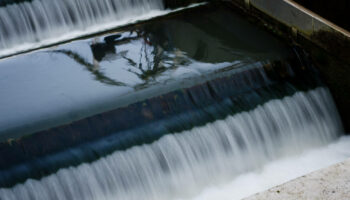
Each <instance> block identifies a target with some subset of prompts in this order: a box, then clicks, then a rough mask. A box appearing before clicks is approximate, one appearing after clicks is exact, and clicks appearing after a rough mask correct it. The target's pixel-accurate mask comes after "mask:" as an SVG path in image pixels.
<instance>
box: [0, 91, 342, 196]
mask: <svg viewBox="0 0 350 200" xmlns="http://www.w3.org/2000/svg"><path fill="white" fill-rule="evenodd" d="M341 131H342V127H341V123H340V121H339V116H338V114H337V111H336V108H335V105H334V103H333V100H332V97H331V95H330V93H329V91H328V89H326V88H322V87H319V88H316V89H314V90H309V91H307V92H297V93H295V94H294V95H292V96H287V97H284V98H283V99H274V100H270V101H268V102H266V103H264V104H262V105H259V106H258V107H256V108H254V109H252V110H250V111H244V112H241V113H237V114H234V115H231V116H228V117H226V118H225V119H221V120H216V121H214V122H210V123H207V124H205V125H203V126H197V127H194V128H192V129H191V130H186V131H182V132H179V133H174V134H167V135H165V136H163V137H161V138H160V139H158V140H157V141H155V142H153V143H151V144H144V145H141V146H134V147H131V148H129V149H126V150H124V151H115V152H114V153H112V154H110V155H108V156H106V157H103V158H100V159H99V160H96V161H94V162H92V163H89V164H88V163H84V164H81V165H79V166H77V167H69V168H63V169H60V170H59V171H58V172H57V173H55V174H51V175H49V176H47V177H44V178H42V179H41V180H32V179H30V180H27V181H26V182H25V183H21V184H18V185H16V186H14V187H12V188H3V189H0V199H2V200H15V199H38V200H40V199H42V200H46V199H67V200H69V199H131V200H134V199H135V200H136V199H159V200H163V199H171V198H173V197H179V196H186V195H191V194H192V193H193V192H196V191H198V190H200V189H201V188H203V187H204V186H205V185H210V184H218V183H221V182H223V181H227V180H229V179H232V178H233V177H235V176H237V175H239V174H240V173H243V172H245V171H247V170H251V169H255V168H258V167H259V166H261V165H263V164H265V163H267V162H268V161H271V160H274V159H277V158H279V157H281V156H286V155H293V154H296V153H299V152H301V151H303V150H305V149H307V148H310V147H315V146H320V145H324V144H328V143H329V142H330V141H332V140H333V139H335V138H336V137H337V136H338V134H339V133H341Z"/></svg>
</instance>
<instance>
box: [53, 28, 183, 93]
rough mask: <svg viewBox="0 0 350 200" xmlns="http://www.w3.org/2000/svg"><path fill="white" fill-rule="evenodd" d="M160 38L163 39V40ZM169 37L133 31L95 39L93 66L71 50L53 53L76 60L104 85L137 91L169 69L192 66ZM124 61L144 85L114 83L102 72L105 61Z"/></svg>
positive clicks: (91, 45)
mask: <svg viewBox="0 0 350 200" xmlns="http://www.w3.org/2000/svg"><path fill="white" fill-rule="evenodd" d="M159 38H163V40H162V41H160V40H159ZM167 40H168V38H164V35H162V36H160V34H159V32H158V33H157V35H155V34H154V33H153V32H149V31H146V30H142V29H137V30H131V31H129V32H128V34H127V33H124V34H123V35H122V34H113V35H109V36H107V37H104V38H103V42H98V39H97V38H95V39H93V41H92V44H90V49H91V52H92V55H93V62H92V63H90V62H89V61H87V60H86V59H85V58H84V57H83V56H82V55H80V54H79V53H78V52H77V51H72V50H68V49H61V50H53V51H51V52H52V53H60V54H64V55H66V56H68V57H70V58H72V59H73V60H74V61H75V62H77V63H79V64H80V65H82V66H84V67H85V68H86V69H87V70H88V71H89V72H91V73H92V74H93V75H94V76H95V80H97V81H100V82H101V83H104V84H108V85H114V86H130V87H133V88H134V89H141V88H144V87H146V86H148V85H150V84H152V83H153V82H155V81H156V78H157V77H158V76H160V75H162V74H163V73H164V72H165V71H166V70H169V69H174V68H176V67H178V66H179V65H185V64H188V63H189V61H188V59H187V58H186V56H185V55H184V54H183V53H182V52H181V51H179V50H177V49H174V48H172V47H170V48H169V45H168V44H169V42H168V41H167ZM132 42H134V43H135V44H136V47H137V48H139V53H137V54H136V55H135V54H130V53H129V55H128V50H125V51H120V52H119V51H117V48H118V46H121V45H124V44H128V43H132ZM116 59H123V60H125V61H126V63H127V69H126V70H127V71H128V72H130V73H132V74H134V75H136V76H137V77H138V78H139V79H140V80H142V81H143V82H142V83H141V84H137V85H133V86H131V85H128V84H126V83H123V82H120V81H117V80H114V79H113V78H110V77H108V76H107V75H105V74H104V73H103V72H102V71H101V67H100V64H101V62H103V61H110V62H113V60H116Z"/></svg>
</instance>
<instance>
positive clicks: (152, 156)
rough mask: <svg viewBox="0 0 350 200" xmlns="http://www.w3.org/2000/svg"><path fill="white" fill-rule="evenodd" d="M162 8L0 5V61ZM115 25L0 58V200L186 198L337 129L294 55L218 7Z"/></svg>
mask: <svg viewBox="0 0 350 200" xmlns="http://www.w3.org/2000/svg"><path fill="white" fill-rule="evenodd" d="M161 2H162V1H160V0H159V1H158V0H103V1H102V0H71V1H69V0H61V1H59V0H46V1H44V0H33V1H31V2H25V3H21V4H12V5H8V6H6V7H2V8H0V28H1V29H0V56H1V55H5V54H6V53H9V52H10V53H11V52H12V53H13V52H14V51H17V50H18V51H22V50H23V48H24V47H23V46H22V44H24V45H26V44H28V45H29V46H30V48H32V47H33V44H34V43H35V44H36V45H38V46H40V45H41V44H48V43H50V42H48V43H47V41H48V40H51V41H58V40H60V39H59V38H57V35H60V36H61V35H62V38H65V39H67V38H72V37H75V36H77V35H81V34H82V33H91V30H97V31H99V30H101V27H102V29H105V28H110V27H115V23H117V24H118V23H121V22H123V21H124V22H125V21H127V20H128V18H129V17H133V18H134V17H135V16H138V17H140V16H141V15H143V14H145V15H148V14H150V12H151V13H152V12H153V11H154V10H161V9H163V5H162V3H161ZM151 16H154V15H152V14H151ZM138 17H137V19H139V18H138ZM141 18H142V16H141ZM203 21H204V22H205V23H203ZM3 27H5V29H3ZM91 28H92V29H91ZM126 29H127V30H124V32H123V30H122V29H121V30H118V32H117V33H116V32H114V33H111V34H110V35H108V36H96V37H97V38H94V39H84V40H81V41H75V42H71V43H68V44H63V45H60V47H55V48H54V49H46V50H45V51H39V52H32V53H29V54H23V55H18V56H13V57H11V58H8V59H4V60H1V62H0V68H1V70H2V75H1V76H0V82H1V84H0V85H1V86H2V87H0V90H1V92H0V93H1V94H3V98H1V100H0V101H1V103H0V105H1V106H2V107H0V108H1V109H2V111H4V110H5V112H2V113H1V115H0V119H1V122H3V123H2V124H1V125H2V126H0V136H1V142H0V155H1V156H0V199H1V200H17V199H21V200H22V199H31V200H47V199H59V200H61V199H63V200H71V199H72V200H75V199H84V200H85V199H122V200H124V199H125V200H140V199H142V200H144V199H145V200H164V199H169V200H171V199H179V198H180V199H188V198H192V197H195V196H196V195H197V194H198V193H203V194H205V193H206V192H207V193H208V190H207V188H208V187H216V186H220V185H225V184H227V183H229V182H232V181H234V182H239V181H240V180H242V179H240V176H245V175H246V174H247V173H251V172H254V171H255V170H261V169H263V168H264V167H265V166H268V165H269V164H271V163H273V162H278V161H279V160H280V159H284V158H290V157H293V156H300V155H301V154H303V153H305V152H306V151H308V150H313V149H315V148H323V147H325V146H327V145H329V144H330V143H332V142H333V141H335V140H336V139H338V138H339V136H340V135H341V134H342V132H343V130H342V125H341V122H340V120H339V116H338V113H337V110H336V107H335V105H334V103H333V100H332V97H331V95H330V92H329V91H328V89H327V88H326V87H325V85H324V84H323V83H322V81H321V80H320V78H319V77H318V75H317V74H318V73H317V71H316V70H315V69H314V68H313V66H312V63H311V62H309V59H308V56H307V54H306V53H305V52H304V51H302V50H301V49H300V48H299V47H295V46H293V47H289V46H288V47H287V45H284V44H280V42H279V40H275V39H274V38H272V37H271V38H270V36H268V35H267V34H266V33H264V32H262V31H261V30H260V29H258V28H256V27H251V25H250V24H249V23H247V22H245V21H244V19H243V18H242V19H241V18H240V17H238V16H235V15H234V14H233V13H232V12H231V10H227V6H223V8H220V7H218V8H214V9H212V8H210V7H209V6H206V8H198V10H192V12H185V13H183V14H181V15H177V16H171V17H169V18H164V19H160V20H157V21H152V22H149V23H145V24H143V25H138V26H135V27H129V28H126ZM265 34H266V35H265ZM98 37H100V38H98ZM52 38H54V39H52ZM25 43H26V44H25ZM19 44H21V45H19ZM34 46H35V45H34ZM24 49H25V48H24ZM108 70H109V71H108ZM190 72H192V73H190ZM193 72H194V73H193ZM199 72H201V73H199ZM90 73H91V74H90ZM28 78H30V79H28ZM123 81H124V82H123ZM160 85H161V86H160ZM127 87H130V88H127ZM125 88H127V89H128V90H126V89H125ZM71 89H72V90H71ZM107 89H108V90H107ZM118 89H120V91H116V90H118ZM124 90H125V91H124ZM18 91H21V92H18ZM91 91H92V92H91ZM126 91H127V92H130V93H127V92H126ZM123 95H125V96H123ZM38 96H40V99H38ZM119 98H120V99H119ZM67 99H68V100H67ZM84 102H85V103H84ZM66 104H69V106H68V107H66ZM107 104H108V105H107ZM53 105H54V106H53ZM62 105H64V106H62ZM76 107H77V108H76ZM13 110H15V111H16V112H13ZM61 110H62V113H61ZM28 113H31V114H30V115H28ZM51 115H52V116H51ZM54 115H56V116H54ZM60 115H62V116H60ZM50 116H51V117H52V118H51V119H50V120H51V121H50V120H48V121H45V120H47V118H48V117H50ZM29 118H31V119H29ZM32 118H33V119H32ZM27 129H29V130H27ZM8 130H10V131H9V132H7V131H8ZM1 131H2V132H1ZM13 138H14V139H13ZM344 143H345V144H346V145H347V144H348V143H350V140H349V141H345V142H344ZM346 152H347V151H346ZM346 152H345V153H344V152H341V153H339V154H337V156H339V157H338V160H336V159H335V160H333V161H339V160H341V159H343V158H344V155H343V154H346ZM349 155H350V153H349ZM337 156H329V157H333V158H334V157H337ZM327 159H328V158H327ZM327 159H325V161H324V163H326V164H329V162H328V161H329V159H328V160H327ZM310 160H312V161H313V159H310ZM298 164H299V163H298ZM315 165H316V164H315ZM317 165H318V164H317ZM303 167H304V166H303ZM313 170H315V167H314V168H313ZM303 172H305V171H303ZM305 173H306V172H305ZM299 175H302V173H301V174H299ZM270 177H271V176H269V178H270ZM260 178H261V177H260ZM262 178H263V179H264V177H262ZM292 178H293V177H292ZM294 178H295V177H294ZM265 179H266V178H265ZM284 181H286V180H284ZM253 182H254V183H255V179H254V180H253V181H251V180H250V182H249V185H248V186H247V185H245V186H246V187H250V185H251V184H252V183H253ZM280 183H281V182H280ZM239 184H240V185H241V183H239ZM275 184H278V183H275ZM243 185H244V184H243ZM242 187H243V186H242ZM231 192H232V188H231V189H230V190H229V192H227V193H231ZM254 192H257V191H256V190H255V191H254ZM209 193H210V191H209ZM239 193H241V191H239ZM240 197H242V196H240ZM199 199H200V200H202V199H210V198H199ZM212 199H223V198H212ZM229 199H234V198H229Z"/></svg>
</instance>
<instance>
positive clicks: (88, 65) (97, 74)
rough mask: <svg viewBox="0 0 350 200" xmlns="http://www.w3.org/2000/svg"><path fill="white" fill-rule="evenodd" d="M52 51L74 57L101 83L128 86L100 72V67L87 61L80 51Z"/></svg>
mask: <svg viewBox="0 0 350 200" xmlns="http://www.w3.org/2000/svg"><path fill="white" fill-rule="evenodd" d="M51 52H52V53H60V54H64V55H66V56H68V57H70V58H72V59H73V60H74V61H76V62H77V63H79V64H81V65H83V66H84V67H85V68H86V69H87V70H88V71H89V72H91V74H93V75H94V76H95V80H98V81H100V82H101V83H104V84H108V85H114V86H126V84H125V83H122V82H119V81H115V80H113V79H111V78H109V77H107V76H106V75H104V73H102V72H100V71H99V70H98V69H96V66H95V65H94V64H91V63H89V62H88V61H86V60H85V59H84V58H83V57H82V56H80V55H79V54H78V53H76V52H73V51H71V50H64V49H62V50H53V51H51Z"/></svg>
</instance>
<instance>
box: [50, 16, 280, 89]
mask: <svg viewBox="0 0 350 200" xmlns="http://www.w3.org/2000/svg"><path fill="white" fill-rule="evenodd" d="M233 15H234V14H232V13H231V12H228V11H227V10H221V12H213V11H211V12H209V11H208V12H206V13H204V14H202V15H201V16H200V17H193V16H194V15H191V18H188V16H187V15H186V14H183V15H181V16H176V17H173V18H169V19H162V20H158V21H154V22H152V23H146V24H143V25H138V26H137V27H136V28H135V27H134V28H132V29H128V30H119V31H118V32H116V33H113V34H110V35H106V36H100V37H95V38H92V39H89V40H88V43H89V50H88V51H90V55H92V58H86V56H85V57H84V55H85V54H86V53H85V52H86V51H87V50H86V49H85V50H84V49H77V50H72V49H67V48H66V47H65V46H62V47H60V48H59V49H58V50H57V49H55V50H52V51H50V52H52V53H59V54H64V55H66V56H68V57H70V58H72V59H73V60H74V61H75V62H77V63H78V64H80V65H82V66H84V67H85V68H86V70H88V71H89V72H91V74H92V75H93V76H94V79H95V80H98V81H100V82H101V83H104V84H107V85H113V86H129V87H132V88H134V89H137V88H143V87H146V86H149V85H150V84H154V83H159V82H162V81H164V80H169V79H171V78H174V76H177V75H183V74H186V73H196V74H198V73H201V72H203V71H205V70H211V68H215V65H220V64H221V65H222V64H226V65H225V66H226V67H227V65H230V63H231V64H232V63H237V62H248V63H249V62H256V61H261V60H270V59H275V58H276V57H278V56H279V58H280V54H281V53H280V52H278V51H279V49H282V48H281V45H280V44H279V42H278V41H276V40H275V39H273V38H271V37H270V36H268V35H266V33H264V32H262V31H260V30H259V29H257V28H255V27H252V26H251V25H249V24H248V23H247V22H245V21H243V19H241V18H237V17H235V16H233ZM224 19H225V20H224ZM230 20H231V22H230ZM266 38H268V40H266ZM73 46H74V45H73ZM84 51H85V52H84ZM83 54H84V55H83ZM276 55H278V56H276ZM88 60H91V61H88ZM120 70H122V71H123V72H121V71H120ZM125 73H127V74H125ZM125 76H130V78H129V79H130V80H133V81H131V82H126V81H122V80H121V79H123V78H125Z"/></svg>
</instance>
